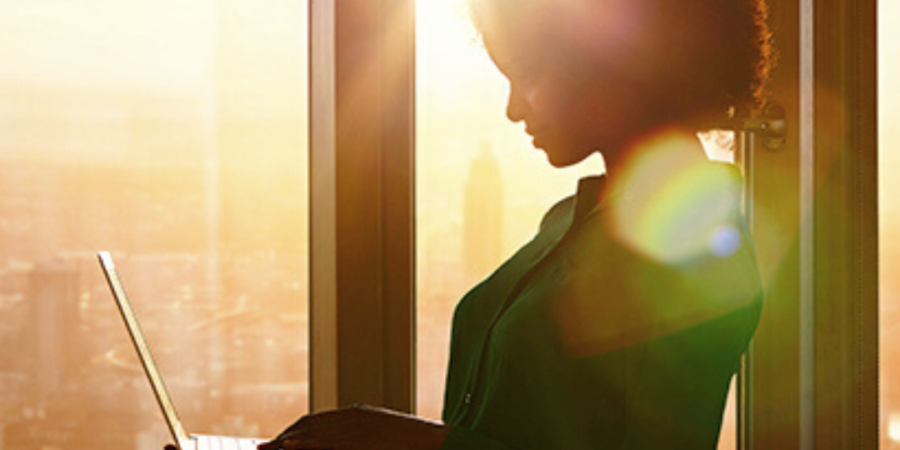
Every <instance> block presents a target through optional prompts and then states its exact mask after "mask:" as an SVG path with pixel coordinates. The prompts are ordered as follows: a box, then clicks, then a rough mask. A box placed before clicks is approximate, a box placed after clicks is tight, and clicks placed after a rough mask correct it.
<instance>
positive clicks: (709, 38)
mask: <svg viewBox="0 0 900 450" xmlns="http://www.w3.org/2000/svg"><path fill="white" fill-rule="evenodd" d="M469 3H470V4H469V7H470V15H471V16H472V19H473V22H474V23H475V26H476V28H477V29H478V30H479V31H480V32H481V33H482V35H484V34H485V33H486V32H487V31H489V30H490V31H496V30H500V32H509V31H510V30H517V32H518V33H520V34H521V33H526V34H528V35H534V34H538V35H540V37H541V39H542V40H543V41H544V42H556V47H555V48H554V50H553V51H554V52H557V53H560V52H561V53H563V54H565V55H566V56H565V58H567V59H571V60H579V61H591V62H590V64H591V65H592V68H593V69H596V68H597V67H598V66H603V65H606V66H609V67H607V71H608V70H609V69H610V68H612V69H613V70H616V71H618V72H619V73H618V76H619V79H626V80H629V82H631V83H641V84H640V85H639V88H640V89H641V90H642V91H644V92H647V93H648V94H649V95H653V96H655V97H654V98H655V99H656V100H658V101H659V102H660V104H661V105H662V109H664V110H665V111H666V113H667V114H670V115H671V114H676V115H677V116H678V118H679V119H680V120H682V121H684V122H686V123H688V124H690V125H692V126H694V127H695V128H696V129H698V130H702V129H709V128H713V127H714V126H715V125H717V124H720V123H722V121H723V120H724V119H725V118H726V115H727V114H729V111H730V112H732V113H733V112H734V111H735V110H740V111H746V110H750V109H757V108H762V107H764V106H765V104H766V98H767V92H768V82H769V78H770V73H771V71H772V68H773V66H774V64H775V52H774V50H773V49H774V47H773V45H772V33H771V31H770V30H769V27H768V25H767V17H768V6H767V4H766V2H765V0H469ZM617 16H618V17H617ZM575 22H578V23H581V24H582V25H583V24H584V23H588V24H589V25H587V26H581V27H580V29H582V30H584V29H587V31H586V32H581V33H573V32H572V31H571V30H572V29H573V28H575V29H579V26H578V25H577V24H574V23H575ZM573 24H574V25H573ZM623 27H624V28H623ZM617 28H618V29H619V30H618V31H617V30H615V29H617ZM623 29H625V31H623ZM601 41H614V44H615V46H616V47H614V46H613V45H610V44H609V42H606V43H605V44H604V43H603V42H601ZM611 49H612V51H611ZM555 60H557V61H558V60H560V57H559V56H557V57H556V58H555ZM579 64H581V66H584V64H586V63H584V62H580V63H579Z"/></svg>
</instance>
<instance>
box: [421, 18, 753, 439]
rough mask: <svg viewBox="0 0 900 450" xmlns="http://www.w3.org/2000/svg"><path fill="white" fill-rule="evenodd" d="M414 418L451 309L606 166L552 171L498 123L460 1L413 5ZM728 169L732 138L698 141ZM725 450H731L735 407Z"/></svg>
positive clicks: (443, 351)
mask: <svg viewBox="0 0 900 450" xmlns="http://www.w3.org/2000/svg"><path fill="white" fill-rule="evenodd" d="M416 8H417V25H416V30H417V36H416V46H417V54H416V61H417V94H416V96H417V107H416V108H417V110H416V113H417V116H416V121H417V127H418V129H417V132H416V135H417V142H416V146H417V155H416V159H417V165H416V171H417V172H416V177H417V180H418V184H417V186H416V192H417V196H418V197H417V215H416V220H417V227H418V228H417V232H416V233H417V239H418V241H417V246H418V249H417V252H418V254H417V258H418V263H417V264H418V267H417V271H418V300H417V305H418V330H417V343H418V350H417V361H418V367H417V369H418V380H417V383H418V405H417V406H418V413H419V414H420V415H423V416H426V417H430V418H435V419H437V418H440V416H441V409H442V406H443V393H444V381H445V377H446V369H447V358H448V350H449V344H450V326H451V319H452V314H453V310H454V307H455V306H456V304H457V302H458V301H459V300H460V298H462V296H463V295H464V294H465V293H466V292H467V291H468V290H469V289H470V288H472V287H473V286H474V285H475V284H476V283H478V282H479V281H481V280H482V279H483V278H485V277H486V276H488V275H489V274H490V273H491V272H492V271H493V270H494V269H496V268H497V267H498V266H499V265H500V263H502V262H503V261H504V260H505V259H506V258H508V257H509V256H511V255H512V253H513V252H515V251H516V250H517V249H518V248H519V247H520V246H522V245H523V244H524V243H526V242H527V241H528V240H530V239H531V238H532V237H533V236H534V234H535V233H536V231H537V229H538V225H539V223H540V220H541V218H542V216H543V214H544V213H546V211H547V210H548V209H549V208H550V206H552V205H553V204H554V203H555V202H557V201H558V200H560V199H562V198H563V197H566V196H568V195H571V194H572V193H574V191H575V188H576V185H577V180H578V179H579V178H581V177H583V176H585V175H589V174H598V173H602V172H603V171H604V168H603V161H602V158H600V157H599V156H597V155H595V156H593V157H591V158H589V159H588V160H586V161H585V162H583V163H581V164H579V165H577V166H575V167H572V168H567V169H554V168H553V167H551V166H550V165H549V164H548V162H547V160H546V158H545V156H544V154H543V153H542V152H540V151H537V150H535V149H534V148H533V147H532V144H531V141H530V138H529V136H528V135H527V134H526V133H525V131H524V126H523V125H521V124H512V123H510V122H509V121H508V120H507V119H506V116H505V111H506V100H507V94H508V83H507V81H506V79H505V78H503V76H502V74H501V73H500V72H499V71H498V70H497V69H496V68H495V67H494V66H493V64H492V63H491V61H490V59H489V58H488V56H487V54H486V52H485V51H484V49H483V48H482V46H481V44H480V43H479V40H478V36H477V34H476V32H475V31H474V29H473V28H472V26H471V24H470V23H469V21H468V18H467V16H466V12H465V1H464V0H421V1H419V2H417V5H416ZM701 137H702V139H703V141H704V145H705V146H706V148H707V153H708V154H709V156H710V157H711V158H713V159H716V160H721V161H727V162H730V161H732V160H733V153H731V152H730V151H729V150H728V149H729V148H730V147H731V145H732V143H733V135H732V134H731V133H726V132H715V133H709V134H704V135H703V136H701ZM729 405H730V406H729V412H728V416H727V418H726V422H725V425H724V428H723V434H722V435H723V439H722V446H721V447H720V448H722V449H732V448H734V442H735V438H734V436H735V435H734V433H735V431H734V406H733V405H734V401H733V398H732V399H731V400H730V401H729Z"/></svg>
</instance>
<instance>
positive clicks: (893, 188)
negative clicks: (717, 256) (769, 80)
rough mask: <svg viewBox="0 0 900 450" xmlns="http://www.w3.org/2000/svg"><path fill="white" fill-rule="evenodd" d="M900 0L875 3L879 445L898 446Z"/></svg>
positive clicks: (899, 387)
mask: <svg viewBox="0 0 900 450" xmlns="http://www.w3.org/2000/svg"><path fill="white" fill-rule="evenodd" d="M898 20H900V3H897V2H892V1H880V2H878V65H879V68H878V79H879V80H880V82H879V86H878V130H879V131H878V147H879V148H878V158H879V161H878V165H879V167H878V178H879V185H878V190H879V215H880V224H879V226H880V233H879V234H880V235H879V245H880V249H879V261H878V265H879V284H880V288H879V289H880V292H879V301H880V321H881V324H880V331H881V337H880V340H881V343H880V345H879V347H880V352H881V354H880V355H879V358H880V360H881V363H880V364H879V367H880V368H881V383H880V390H881V393H880V396H881V401H880V404H881V426H880V429H881V448H882V449H885V450H888V449H900V366H898V364H897V362H898V361H900V352H898V349H900V345H898V344H900V327H898V326H897V324H900V200H898V199H900V182H898V180H897V174H898V173H900V153H898V152H897V151H896V148H895V146H896V143H897V142H900V86H898V85H897V83H896V82H894V80H897V79H900V30H898V29H897V27H895V26H892V25H893V24H896V23H897V21H898Z"/></svg>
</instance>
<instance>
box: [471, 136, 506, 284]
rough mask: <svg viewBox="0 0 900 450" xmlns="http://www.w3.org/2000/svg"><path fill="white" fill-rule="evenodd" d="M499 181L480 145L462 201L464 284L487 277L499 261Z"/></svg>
mask: <svg viewBox="0 0 900 450" xmlns="http://www.w3.org/2000/svg"><path fill="white" fill-rule="evenodd" d="M503 214H504V209H503V181H502V179H501V175H500V165H499V164H498V163H497V159H496V158H495V157H494V155H493V153H491V149H490V146H489V145H487V144H486V145H484V147H482V149H481V152H480V153H479V154H478V156H476V157H475V159H474V160H472V165H471V166H470V167H469V175H468V177H467V178H466V184H465V197H464V199H463V266H464V270H465V277H466V282H468V283H470V284H471V283H472V282H474V281H477V280H479V279H481V278H484V277H485V276H487V275H488V274H489V271H490V270H491V269H492V268H494V267H497V265H498V264H499V263H500V262H501V260H502V258H503Z"/></svg>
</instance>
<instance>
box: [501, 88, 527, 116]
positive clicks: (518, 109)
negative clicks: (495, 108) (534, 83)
mask: <svg viewBox="0 0 900 450" xmlns="http://www.w3.org/2000/svg"><path fill="white" fill-rule="evenodd" d="M530 109H531V105H530V104H529V102H528V97H527V96H526V95H525V93H524V92H522V90H521V89H519V88H517V87H516V86H514V85H511V86H510V88H509V99H507V102H506V117H507V118H508V119H509V120H510V121H511V122H520V121H522V120H525V117H526V115H527V114H528V111H529V110H530Z"/></svg>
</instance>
